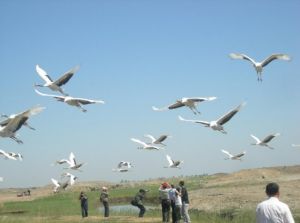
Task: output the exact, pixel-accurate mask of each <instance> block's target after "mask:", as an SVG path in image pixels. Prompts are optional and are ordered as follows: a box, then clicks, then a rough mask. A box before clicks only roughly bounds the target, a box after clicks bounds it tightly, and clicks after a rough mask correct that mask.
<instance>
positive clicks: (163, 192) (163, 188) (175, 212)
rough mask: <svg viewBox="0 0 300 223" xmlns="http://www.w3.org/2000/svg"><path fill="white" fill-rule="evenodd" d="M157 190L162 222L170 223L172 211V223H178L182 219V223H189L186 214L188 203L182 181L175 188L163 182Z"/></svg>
mask: <svg viewBox="0 0 300 223" xmlns="http://www.w3.org/2000/svg"><path fill="white" fill-rule="evenodd" d="M158 190H159V199H160V202H161V210H162V221H163V222H169V221H170V211H171V209H172V222H173V223H179V222H180V220H181V219H183V222H184V223H190V222H191V219H190V216H189V213H188V208H189V203H190V202H189V195H188V191H187V189H186V187H185V185H184V181H180V182H179V185H178V186H177V187H175V186H174V185H173V184H171V185H170V184H168V183H167V182H164V183H162V184H161V185H160V187H159V188H158Z"/></svg>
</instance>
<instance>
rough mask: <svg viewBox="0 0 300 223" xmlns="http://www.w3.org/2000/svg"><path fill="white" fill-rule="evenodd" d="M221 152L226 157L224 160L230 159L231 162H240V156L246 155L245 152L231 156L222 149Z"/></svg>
mask: <svg viewBox="0 0 300 223" xmlns="http://www.w3.org/2000/svg"><path fill="white" fill-rule="evenodd" d="M221 151H222V152H223V153H225V154H226V155H227V156H228V157H227V158H225V159H226V160H228V159H231V160H240V161H242V156H244V155H245V154H246V151H244V152H241V153H239V154H236V155H232V154H231V153H229V152H228V151H226V150H224V149H222V150H221Z"/></svg>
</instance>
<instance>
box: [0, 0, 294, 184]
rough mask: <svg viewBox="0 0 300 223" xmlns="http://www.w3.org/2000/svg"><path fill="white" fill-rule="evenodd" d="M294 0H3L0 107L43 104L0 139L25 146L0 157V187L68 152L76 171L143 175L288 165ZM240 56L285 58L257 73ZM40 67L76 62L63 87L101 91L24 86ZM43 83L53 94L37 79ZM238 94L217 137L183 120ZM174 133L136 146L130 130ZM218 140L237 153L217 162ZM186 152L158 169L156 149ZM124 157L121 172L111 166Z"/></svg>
mask: <svg viewBox="0 0 300 223" xmlns="http://www.w3.org/2000/svg"><path fill="white" fill-rule="evenodd" d="M299 11H300V2H299V1H296V0H290V1H271V0H266V1H258V0H253V1H237V0H229V1H217V0H213V1H205V0H203V1H195V0H189V1H179V0H175V1H174V0H172V1H171V0H166V1H159V0H152V1H146V0H144V1H140V0H100V1H99V0H89V1H86V0H77V1H71V0H53V1H46V0H42V1H40V0H27V1H21V0H2V1H0V27H1V35H0V49H1V50H0V61H1V62H0V64H1V71H0V75H1V82H0V113H1V114H2V113H3V114H14V113H19V112H22V111H24V110H26V109H28V108H31V107H33V106H36V105H40V106H44V107H46V109H45V110H44V111H43V112H41V113H40V114H38V115H36V116H33V117H31V118H30V119H29V123H30V124H31V125H32V126H33V127H34V128H36V130H35V131H32V130H30V129H28V128H26V127H22V128H21V129H20V130H19V131H18V137H19V138H20V139H21V140H23V142H24V144H22V145H19V144H17V143H16V142H15V141H13V140H12V139H9V138H0V149H2V150H5V151H13V152H18V153H21V154H23V156H24V160H23V161H22V162H19V161H12V160H5V159H2V158H1V159H0V177H3V178H4V181H3V182H0V188H6V187H30V186H44V185H47V184H50V179H51V178H56V179H59V178H60V174H61V173H62V172H63V171H64V170H63V166H60V165H55V166H53V165H51V164H53V163H54V162H55V161H56V160H59V159H62V158H68V157H69V154H70V152H73V153H74V154H75V156H76V158H77V161H78V162H85V163H86V164H85V165H84V166H83V167H82V170H83V171H82V172H74V171H73V172H72V173H74V174H75V175H76V176H78V181H94V180H104V181H111V182H119V181H121V180H144V179H149V178H157V177H171V176H181V175H199V174H214V173H219V172H226V173H230V172H234V171H238V170H242V169H249V168H261V167H271V166H285V165H298V164H299V155H300V150H299V148H294V147H292V146H291V144H293V143H294V144H300V139H299V124H300V118H299V110H300V102H299V98H300V91H299V85H300V74H299V70H300V63H299V58H300V29H299V24H298V23H299V22H297V21H299V19H300V18H299V17H300V14H299ZM230 53H244V54H247V55H248V56H250V57H252V58H254V59H255V60H257V61H261V60H263V59H265V58H266V57H268V56H269V55H271V54H273V53H286V54H288V55H290V56H291V57H292V60H291V61H289V62H287V61H273V62H272V63H270V64H269V65H268V66H267V67H265V69H264V72H263V81H262V82H258V81H257V77H256V72H255V70H254V68H253V67H252V65H251V64H250V63H249V62H248V61H244V60H232V59H231V58H230V57H229V56H228V55H229V54H230ZM36 64H39V65H40V66H41V67H42V68H43V69H45V70H46V71H47V73H48V74H49V75H50V76H51V77H52V79H56V78H58V77H60V76H61V75H62V74H63V73H64V72H66V71H68V70H69V69H71V68H72V67H75V66H76V65H79V66H80V69H79V70H78V72H76V73H75V75H74V76H73V77H72V79H71V80H70V81H69V82H68V83H67V84H66V85H64V87H63V88H64V90H65V92H67V93H69V94H70V95H71V96H73V97H82V98H89V99H99V100H104V101H105V104H104V105H102V104H95V105H87V106H85V108H86V109H87V110H88V111H87V112H86V113H83V112H81V111H80V110H79V109H78V108H76V107H72V106H69V105H67V104H64V103H61V102H57V101H56V100H54V99H53V98H50V97H42V96H40V95H37V94H36V93H35V92H34V88H33V85H34V84H35V83H43V80H42V79H41V78H40V77H39V76H38V74H37V73H36V71H35V66H36ZM39 90H40V91H41V92H43V93H48V94H59V93H58V92H52V91H51V90H50V89H48V88H40V89H39ZM208 96H215V97H217V99H216V100H214V101H210V102H203V103H201V104H199V105H198V109H199V110H200V112H201V114H199V115H194V114H193V113H192V112H191V111H190V110H189V109H188V108H179V109H176V110H168V111H164V112H155V111H153V110H152V109H151V107H152V106H157V107H163V106H166V105H169V104H172V103H173V102H175V101H176V100H177V99H180V98H182V97H208ZM242 102H246V103H247V104H246V106H245V107H243V108H242V110H241V111H240V112H239V113H238V114H237V115H236V116H234V117H233V118H232V120H230V121H229V122H228V123H226V124H225V125H224V128H225V130H226V131H227V132H228V134H222V133H220V132H217V131H213V130H211V129H209V128H205V127H203V126H201V125H197V124H194V123H187V122H181V121H179V120H178V115H181V116H183V117H184V118H187V119H198V120H207V121H211V120H215V119H217V118H219V117H220V116H221V115H223V114H225V113H226V112H228V111H229V110H230V109H232V108H234V107H236V106H237V105H239V104H240V103H242ZM277 132H278V133H280V134H281V135H280V136H279V137H277V138H275V139H274V140H273V141H272V142H271V143H270V145H271V146H273V147H274V148H275V149H274V150H270V149H268V148H263V147H257V146H252V145H250V144H251V143H253V142H254V141H253V139H252V138H251V137H250V134H254V135H256V136H258V137H260V138H263V137H265V136H267V135H269V134H271V133H277ZM144 134H152V135H154V136H156V137H158V136H159V135H161V134H169V135H172V138H170V139H167V140H166V142H165V143H166V144H167V146H166V148H165V149H164V150H161V151H145V150H138V149H137V147H138V145H137V144H136V143H134V142H132V141H131V140H130V138H138V139H141V140H146V139H145V138H144ZM221 149H225V150H228V151H229V152H231V153H233V154H235V153H239V152H242V151H246V152H247V153H246V155H245V157H244V160H243V161H242V162H240V161H231V160H224V158H225V154H223V153H222V152H221ZM166 154H169V155H170V156H171V157H172V158H173V159H175V160H184V164H183V165H182V168H181V169H167V168H164V166H166V165H167V160H166V158H165V155H166ZM122 160H124V161H130V162H132V163H133V165H134V168H133V169H132V171H130V172H128V173H116V172H112V169H113V168H116V166H117V164H118V163H119V162H120V161H122Z"/></svg>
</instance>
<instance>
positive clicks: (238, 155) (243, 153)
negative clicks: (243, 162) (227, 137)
mask: <svg viewBox="0 0 300 223" xmlns="http://www.w3.org/2000/svg"><path fill="white" fill-rule="evenodd" d="M245 154H246V151H244V152H242V153H239V154H237V155H235V156H234V157H235V158H241V157H242V156H244V155H245Z"/></svg>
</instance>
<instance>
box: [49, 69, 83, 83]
mask: <svg viewBox="0 0 300 223" xmlns="http://www.w3.org/2000/svg"><path fill="white" fill-rule="evenodd" d="M78 70H79V66H76V67H74V68H72V69H71V70H69V71H67V72H66V73H64V74H63V75H62V76H61V77H60V78H59V79H57V80H56V81H54V84H56V85H57V86H62V85H64V84H66V83H67V82H68V81H69V80H70V79H71V78H72V77H73V75H74V74H75V72H76V71H78Z"/></svg>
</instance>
